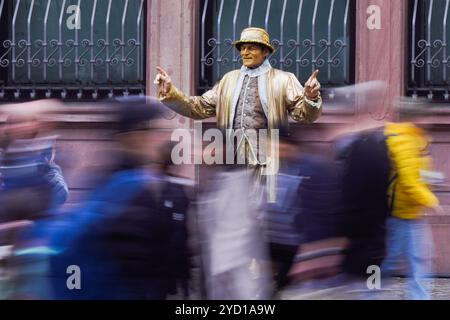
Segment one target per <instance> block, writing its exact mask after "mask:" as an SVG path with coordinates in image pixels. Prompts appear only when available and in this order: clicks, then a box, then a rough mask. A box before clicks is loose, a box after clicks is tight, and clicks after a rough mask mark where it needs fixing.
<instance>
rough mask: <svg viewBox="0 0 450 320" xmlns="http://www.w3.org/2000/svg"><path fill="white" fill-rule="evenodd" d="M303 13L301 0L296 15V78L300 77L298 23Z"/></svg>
mask: <svg viewBox="0 0 450 320" xmlns="http://www.w3.org/2000/svg"><path fill="white" fill-rule="evenodd" d="M302 11H303V0H300V2H299V5H298V14H297V59H296V60H295V61H296V70H297V73H296V76H297V77H299V76H300V22H301V20H300V19H301V16H302Z"/></svg>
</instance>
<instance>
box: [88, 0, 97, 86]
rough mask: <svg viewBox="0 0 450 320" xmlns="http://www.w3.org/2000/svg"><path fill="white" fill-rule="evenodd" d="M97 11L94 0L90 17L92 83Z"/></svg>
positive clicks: (92, 78)
mask: <svg viewBox="0 0 450 320" xmlns="http://www.w3.org/2000/svg"><path fill="white" fill-rule="evenodd" d="M96 10H97V0H94V4H93V6H92V16H91V43H90V44H89V45H90V46H91V81H92V82H94V68H95V59H94V57H95V56H94V23H95V11H96Z"/></svg>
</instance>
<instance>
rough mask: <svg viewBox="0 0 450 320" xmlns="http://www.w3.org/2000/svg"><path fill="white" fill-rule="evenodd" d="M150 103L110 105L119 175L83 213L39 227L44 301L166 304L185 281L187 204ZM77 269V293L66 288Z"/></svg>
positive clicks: (109, 179)
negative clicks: (171, 173) (47, 288)
mask: <svg viewBox="0 0 450 320" xmlns="http://www.w3.org/2000/svg"><path fill="white" fill-rule="evenodd" d="M148 99H149V98H139V97H129V98H127V99H125V100H123V101H121V103H120V104H119V105H118V106H115V105H114V104H113V105H112V106H111V110H112V111H111V112H113V113H114V112H117V116H118V119H117V121H118V128H119V130H118V132H117V133H116V134H115V135H114V140H115V141H116V142H117V145H118V147H119V152H118V155H117V156H118V164H117V167H116V169H115V170H114V172H112V173H111V175H110V176H109V177H107V178H106V179H105V180H104V182H103V183H102V184H101V185H100V186H98V188H96V189H95V190H94V191H93V193H92V195H91V197H90V199H89V200H88V201H87V202H86V203H85V204H84V205H82V206H81V208H79V209H76V210H75V211H74V212H72V213H69V214H68V215H67V216H66V217H64V218H62V219H55V220H51V221H47V222H46V223H42V224H41V225H39V226H37V227H36V228H35V229H34V232H33V235H32V236H34V237H35V238H40V239H42V242H44V244H45V248H46V252H47V255H48V257H49V259H48V260H49V262H48V264H49V271H48V275H47V278H48V281H49V282H50V284H51V292H50V295H49V297H47V298H50V299H165V298H166V297H167V295H168V294H169V293H173V292H174V288H176V282H177V279H181V280H182V281H185V280H186V279H187V276H188V275H187V271H188V270H187V269H188V267H187V266H186V264H187V258H186V255H187V249H186V246H185V240H186V237H187V236H186V231H185V214H186V212H187V209H188V199H187V197H186V194H185V192H184V188H183V187H182V186H181V185H180V184H178V183H175V182H173V181H172V180H169V179H168V176H167V175H166V172H165V171H166V170H167V169H168V168H169V167H170V158H168V157H169V155H170V152H168V149H170V148H168V147H167V143H168V139H167V137H166V133H165V132H164V131H161V130H155V129H151V130H149V128H148V121H149V120H156V119H159V118H160V117H161V115H162V114H163V113H162V111H161V109H160V108H159V107H160V106H159V104H158V103H157V102H156V101H155V100H151V101H150V102H149V101H148ZM161 151H164V152H161ZM24 251H26V248H25V250H24ZM73 265H74V266H77V267H79V268H80V271H81V278H80V280H81V289H80V290H77V289H73V290H71V289H70V288H69V287H68V278H69V276H70V274H68V273H67V270H68V269H67V268H68V267H69V266H73ZM37 294H39V292H37ZM38 298H40V297H39V296H38Z"/></svg>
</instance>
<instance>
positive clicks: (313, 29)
mask: <svg viewBox="0 0 450 320" xmlns="http://www.w3.org/2000/svg"><path fill="white" fill-rule="evenodd" d="M318 7H319V0H316V3H315V5H314V13H313V19H312V43H311V46H312V57H311V68H312V72H314V70H315V68H316V63H317V60H316V19H317V10H318Z"/></svg>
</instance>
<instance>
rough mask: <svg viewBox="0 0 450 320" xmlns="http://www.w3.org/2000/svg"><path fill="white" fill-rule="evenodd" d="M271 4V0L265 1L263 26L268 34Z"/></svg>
mask: <svg viewBox="0 0 450 320" xmlns="http://www.w3.org/2000/svg"><path fill="white" fill-rule="evenodd" d="M302 1H303V0H302ZM271 4H272V0H267V10H266V18H265V19H264V26H265V27H266V30H267V32H269V17H270V7H271Z"/></svg>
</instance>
